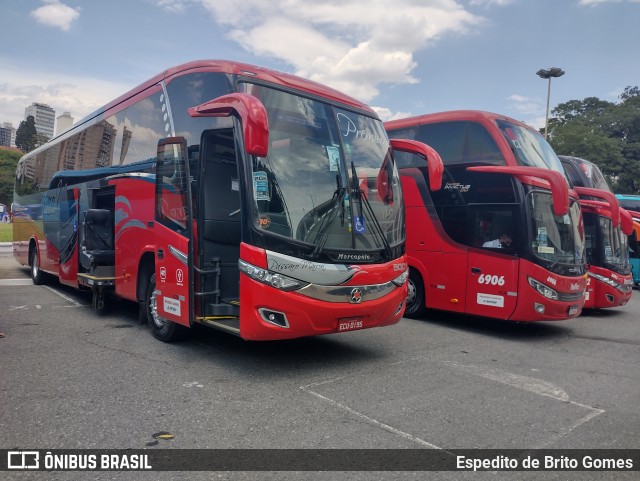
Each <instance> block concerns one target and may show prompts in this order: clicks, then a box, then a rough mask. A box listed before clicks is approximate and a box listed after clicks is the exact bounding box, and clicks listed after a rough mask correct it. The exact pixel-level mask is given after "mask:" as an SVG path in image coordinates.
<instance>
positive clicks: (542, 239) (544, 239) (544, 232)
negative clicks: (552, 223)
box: [538, 227, 548, 252]
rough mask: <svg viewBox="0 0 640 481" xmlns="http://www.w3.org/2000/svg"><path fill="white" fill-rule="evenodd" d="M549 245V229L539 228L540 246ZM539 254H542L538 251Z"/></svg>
mask: <svg viewBox="0 0 640 481" xmlns="http://www.w3.org/2000/svg"><path fill="white" fill-rule="evenodd" d="M547 244H548V241H547V228H546V227H538V246H540V247H546V246H547ZM538 252H542V251H540V250H539V249H538Z"/></svg>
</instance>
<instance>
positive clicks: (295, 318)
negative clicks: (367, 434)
mask: <svg viewBox="0 0 640 481" xmlns="http://www.w3.org/2000/svg"><path fill="white" fill-rule="evenodd" d="M399 148H400V149H405V150H409V151H411V152H414V153H416V154H419V153H422V155H427V154H429V152H430V151H429V150H428V149H427V148H426V146H424V145H422V144H419V143H412V144H406V143H403V144H402V145H400V146H399ZM438 161H439V158H435V159H429V163H430V165H432V166H433V168H432V170H433V172H434V175H435V176H437V169H436V167H437V163H438ZM14 203H15V206H16V207H15V211H16V217H15V221H16V222H15V224H14V247H13V248H14V255H15V258H16V259H17V260H18V262H20V263H21V264H23V265H29V266H30V268H31V275H32V277H33V281H34V283H36V284H39V283H41V282H43V281H44V280H46V277H47V276H48V275H49V276H50V275H53V276H55V277H57V278H58V279H59V280H60V282H61V283H63V284H66V285H70V286H74V287H78V288H82V287H87V288H90V289H92V290H93V303H94V306H95V307H97V308H101V307H103V306H104V303H105V296H106V295H107V294H111V293H112V294H114V295H115V296H117V297H120V298H124V299H129V300H132V301H136V302H138V303H139V304H140V312H141V316H143V318H146V319H147V320H148V323H149V325H150V328H151V331H152V333H153V334H154V336H155V337H157V338H158V339H160V340H162V341H171V340H174V339H176V338H178V337H180V336H181V335H182V334H183V333H184V332H185V331H186V330H187V329H188V328H189V327H190V326H193V325H194V324H204V325H208V326H211V327H214V328H218V329H221V330H224V331H227V332H230V333H233V334H236V335H238V336H240V337H242V338H244V339H249V340H272V339H287V338H296V337H301V336H310V335H316V334H326V333H335V332H341V331H349V330H354V329H363V328H369V327H376V326H387V325H391V324H394V323H397V322H398V321H399V320H400V318H401V317H402V315H403V313H404V308H405V298H406V295H407V283H406V279H407V275H408V273H407V265H406V259H405V252H404V251H405V230H404V208H403V199H402V190H401V184H400V180H399V176H398V171H397V169H396V167H395V162H394V158H393V154H392V148H391V143H390V141H389V139H388V137H387V134H386V132H385V130H384V127H383V124H382V122H381V121H380V120H379V118H378V117H377V115H376V114H375V113H374V111H373V110H371V109H370V108H369V107H367V106H366V105H364V104H362V103H361V102H358V101H356V100H355V99H352V98H350V97H348V96H345V95H343V94H341V93H340V92H337V91H335V90H333V89H330V88H328V87H325V86H323V85H320V84H317V83H314V82H311V81H307V80H305V79H302V78H298V77H295V76H292V75H288V74H284V73H281V72H276V71H273V70H268V69H264V68H260V67H256V66H252V65H246V64H241V63H236V62H230V61H213V60H211V61H198V62H192V63H187V64H184V65H180V66H177V67H174V68H170V69H168V70H166V71H164V72H163V73H161V74H160V75H157V76H156V77H154V78H152V79H150V80H149V81H147V82H145V83H143V84H142V85H140V86H139V87H137V88H135V89H133V90H131V91H130V92H128V93H126V94H124V95H123V96H121V97H119V98H118V99H116V100H114V101H112V102H110V103H109V104H107V105H106V106H104V107H103V108H102V109H99V110H98V111H96V112H95V113H93V114H92V115H90V116H88V117H87V118H85V119H83V120H82V121H80V122H78V123H77V124H76V125H75V126H74V127H73V128H72V129H71V130H69V131H67V132H65V133H64V134H62V135H61V136H59V137H57V138H55V139H53V140H52V141H50V142H49V143H47V144H46V145H44V146H42V147H40V148H38V149H36V150H34V151H33V152H30V153H29V154H27V155H25V156H24V157H23V158H22V159H21V160H20V162H19V164H18V168H17V172H16V185H15V200H14Z"/></svg>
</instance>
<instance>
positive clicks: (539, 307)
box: [533, 302, 544, 314]
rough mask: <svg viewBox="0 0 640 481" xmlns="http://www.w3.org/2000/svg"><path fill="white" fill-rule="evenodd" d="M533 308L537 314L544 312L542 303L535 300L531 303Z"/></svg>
mask: <svg viewBox="0 0 640 481" xmlns="http://www.w3.org/2000/svg"><path fill="white" fill-rule="evenodd" d="M533 308H534V309H535V310H536V312H537V313H538V314H544V304H540V303H538V302H536V303H534V304H533Z"/></svg>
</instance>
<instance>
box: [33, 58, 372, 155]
mask: <svg viewBox="0 0 640 481" xmlns="http://www.w3.org/2000/svg"><path fill="white" fill-rule="evenodd" d="M191 72H220V73H225V74H232V75H239V76H242V77H245V78H246V79H248V80H249V79H251V80H256V79H257V80H262V81H264V82H268V83H271V84H273V85H278V86H281V87H285V88H287V87H288V88H292V89H296V90H299V91H301V92H305V93H307V94H311V95H316V96H320V97H322V98H326V99H328V100H331V101H332V102H336V103H340V104H343V105H346V106H349V107H352V108H355V109H359V110H362V111H365V112H367V113H369V114H371V115H373V116H375V117H377V114H376V112H375V111H374V110H373V109H372V108H371V107H369V106H368V105H367V104H365V103H362V102H360V101H359V100H356V99H355V98H353V97H350V96H348V95H346V94H343V93H342V92H339V91H338V90H335V89H333V88H331V87H327V86H326V85H322V84H320V83H317V82H314V81H312V80H308V79H304V78H302V77H297V76H295V75H292V74H287V73H284V72H279V71H277V70H272V69H268V68H264V67H259V66H257V65H251V64H247V63H241V62H234V61H231V60H195V61H192V62H187V63H183V64H181V65H176V66H175V67H170V68H168V69H167V70H165V71H163V72H161V73H159V74H158V75H156V76H154V77H152V78H150V79H149V80H147V81H146V82H143V83H141V84H140V85H138V86H137V87H135V88H133V89H131V90H129V91H128V92H126V93H124V94H122V95H121V96H120V97H118V98H116V99H114V100H112V101H111V102H109V103H107V104H106V105H104V106H103V107H100V108H99V109H98V110H96V111H94V112H92V113H91V114H89V115H87V116H86V117H84V118H82V119H81V120H79V121H78V122H77V123H75V124H74V126H73V127H72V128H71V129H69V130H67V131H66V132H64V133H63V134H61V135H68V134H69V133H70V132H73V131H74V130H76V129H77V127H79V126H81V125H83V124H85V123H87V122H88V121H90V120H91V119H94V118H96V117H100V116H101V115H103V114H105V113H107V112H108V111H109V110H110V109H112V108H114V107H116V106H118V105H120V104H122V103H125V102H127V100H129V99H131V98H133V97H135V96H136V95H137V94H139V93H140V92H143V91H145V90H146V89H148V88H150V87H153V86H154V85H157V84H158V83H159V82H161V81H163V80H168V79H170V78H172V77H177V76H180V75H185V74H188V73H191ZM54 139H55V137H54ZM54 139H51V140H54ZM45 145H46V144H45Z"/></svg>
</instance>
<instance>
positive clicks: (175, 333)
mask: <svg viewBox="0 0 640 481" xmlns="http://www.w3.org/2000/svg"><path fill="white" fill-rule="evenodd" d="M156 296H157V293H156V275H155V274H153V275H152V276H151V277H150V278H149V283H148V284H147V291H146V294H145V308H146V313H147V323H148V324H149V329H151V334H153V337H155V338H156V339H158V340H159V341H162V342H173V341H178V340H180V339H182V338H184V337H185V335H186V334H187V332H188V331H187V328H186V327H185V326H182V325H180V324H176V323H175V322H172V321H170V320H168V319H164V318H163V317H160V316H159V315H158V308H157V306H156V298H157V297H156Z"/></svg>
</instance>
